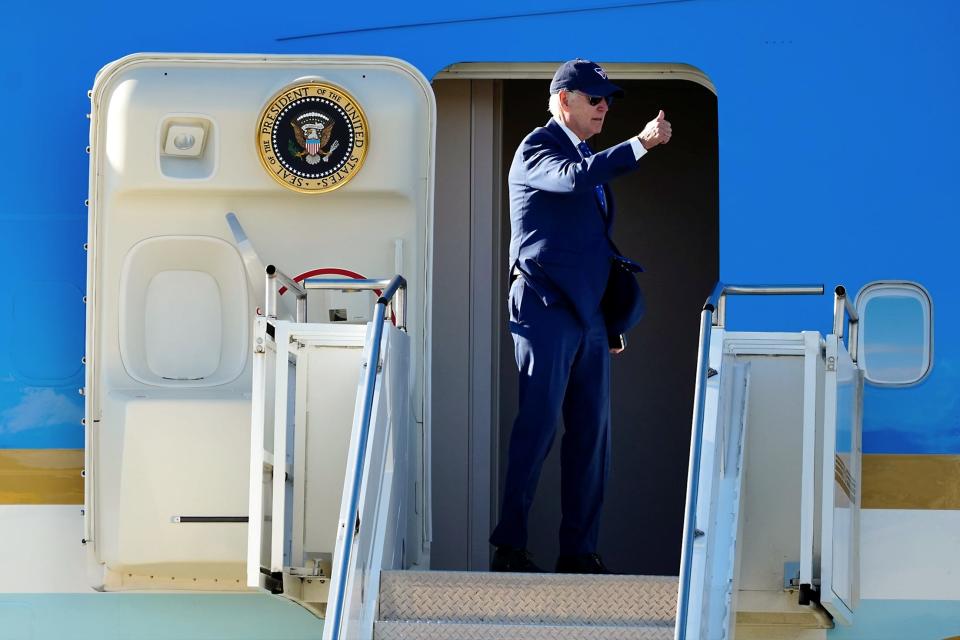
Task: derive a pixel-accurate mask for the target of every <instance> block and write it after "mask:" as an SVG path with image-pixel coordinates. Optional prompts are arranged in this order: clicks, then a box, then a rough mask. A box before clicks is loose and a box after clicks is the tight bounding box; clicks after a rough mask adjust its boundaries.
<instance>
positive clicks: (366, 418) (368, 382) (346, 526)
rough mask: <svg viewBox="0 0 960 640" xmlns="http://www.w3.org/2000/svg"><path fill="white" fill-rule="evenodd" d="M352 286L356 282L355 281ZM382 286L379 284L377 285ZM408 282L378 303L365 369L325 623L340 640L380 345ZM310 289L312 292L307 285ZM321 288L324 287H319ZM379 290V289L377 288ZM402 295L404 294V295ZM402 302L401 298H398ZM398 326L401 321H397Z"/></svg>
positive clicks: (396, 284) (399, 279)
mask: <svg viewBox="0 0 960 640" xmlns="http://www.w3.org/2000/svg"><path fill="white" fill-rule="evenodd" d="M353 282H357V281H356V280H354V281H353ZM378 282H379V281H378ZM406 287H407V281H406V280H405V279H404V278H403V276H399V275H397V276H394V277H393V279H392V280H390V281H389V282H388V283H387V285H386V289H385V290H384V291H383V293H382V294H381V295H380V297H379V298H378V299H377V304H376V305H375V307H374V308H375V309H376V311H375V312H374V315H373V333H372V335H371V337H370V353H369V356H368V357H367V360H366V363H365V364H364V367H365V368H366V373H365V376H364V380H363V405H362V406H361V409H360V411H361V413H360V432H359V434H358V442H357V451H356V457H355V458H354V474H353V480H352V482H351V483H350V488H349V495H350V502H349V503H348V504H349V508H348V509H347V518H346V519H345V520H343V521H341V522H340V523H339V527H340V530H339V534H340V535H343V536H344V538H343V547H342V552H341V553H340V556H339V557H337V558H334V563H335V566H334V567H333V570H332V574H333V579H334V583H333V584H336V585H337V589H336V592H335V593H334V594H332V598H331V599H330V600H329V601H328V602H327V611H328V614H329V615H328V616H327V620H326V623H327V624H330V625H332V630H331V635H330V637H331V638H333V639H334V640H338V639H339V637H340V631H341V629H342V621H343V598H344V594H345V593H346V587H347V569H348V568H349V566H350V554H351V553H352V552H353V540H354V536H355V535H356V533H357V530H358V529H359V527H360V514H359V513H358V511H357V509H358V505H359V503H360V483H361V481H362V479H363V462H364V460H365V459H366V455H367V439H368V437H369V435H370V420H371V418H372V417H373V395H374V392H375V390H376V384H377V372H378V370H379V369H380V341H381V339H382V338H383V322H384V318H385V317H386V312H387V306H388V305H389V304H390V301H391V299H392V298H393V297H394V296H395V295H396V294H398V293H399V292H401V291H405V290H406ZM308 288H311V287H310V285H309V284H308ZM316 288H322V287H316ZM378 288H379V287H378ZM401 295H402V294H401ZM398 298H399V297H398ZM398 325H399V321H398Z"/></svg>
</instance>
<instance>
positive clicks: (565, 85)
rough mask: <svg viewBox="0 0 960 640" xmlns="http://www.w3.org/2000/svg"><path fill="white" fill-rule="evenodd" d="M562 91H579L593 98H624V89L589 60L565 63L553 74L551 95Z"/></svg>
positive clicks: (578, 59)
mask: <svg viewBox="0 0 960 640" xmlns="http://www.w3.org/2000/svg"><path fill="white" fill-rule="evenodd" d="M561 89H566V90H567V91H579V92H581V93H585V94H587V95H591V96H600V97H602V98H608V97H610V96H613V97H614V98H622V97H623V95H624V94H623V89H621V88H620V87H618V86H617V85H615V84H613V83H612V82H610V81H609V80H608V79H607V72H606V71H604V70H603V67H601V66H600V65H598V64H597V63H596V62H590V61H589V60H581V59H580V58H577V59H576V60H570V61H568V62H564V63H563V64H562V65H560V68H559V69H557V72H556V73H555V74H553V82H551V83H550V93H558V92H559V91H560V90H561Z"/></svg>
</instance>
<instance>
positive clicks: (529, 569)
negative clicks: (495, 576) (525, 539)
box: [490, 547, 543, 573]
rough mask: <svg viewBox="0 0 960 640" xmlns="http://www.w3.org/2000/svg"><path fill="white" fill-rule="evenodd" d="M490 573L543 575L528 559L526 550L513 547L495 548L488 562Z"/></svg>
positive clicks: (528, 554)
mask: <svg viewBox="0 0 960 640" xmlns="http://www.w3.org/2000/svg"><path fill="white" fill-rule="evenodd" d="M490 571H509V572H513V573H543V569H541V568H540V567H538V566H537V565H535V564H534V563H533V560H531V559H530V553H529V552H528V551H527V550H526V549H515V548H513V547H497V550H496V551H495V552H494V553H493V560H491V561H490Z"/></svg>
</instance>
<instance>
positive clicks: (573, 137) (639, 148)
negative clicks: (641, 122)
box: [553, 116, 647, 160]
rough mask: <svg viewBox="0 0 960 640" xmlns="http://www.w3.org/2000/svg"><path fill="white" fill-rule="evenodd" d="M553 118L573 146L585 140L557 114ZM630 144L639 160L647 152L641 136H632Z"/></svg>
mask: <svg viewBox="0 0 960 640" xmlns="http://www.w3.org/2000/svg"><path fill="white" fill-rule="evenodd" d="M553 119H554V120H556V121H557V124H559V125H560V128H561V129H563V131H564V133H566V134H567V137H569V138H570V142H572V143H573V146H575V147H576V146H577V145H579V144H580V143H581V142H583V140H581V139H580V138H579V137H577V134H575V133H574V132H573V131H570V128H569V127H567V125H565V124H563V120H561V119H560V118H558V117H557V116H553ZM630 146H631V147H632V148H633V155H634V157H636V159H637V160H639V159H640V158H642V157H643V156H644V155H645V154H646V153H647V150H646V149H644V148H643V145H642V144H640V138H638V137H637V136H633V137H632V138H630ZM579 150H580V149H579V148H577V151H579Z"/></svg>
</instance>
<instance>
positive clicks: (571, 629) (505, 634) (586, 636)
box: [373, 621, 673, 640]
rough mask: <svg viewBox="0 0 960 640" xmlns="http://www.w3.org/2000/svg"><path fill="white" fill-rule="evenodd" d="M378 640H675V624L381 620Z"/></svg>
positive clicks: (377, 630)
mask: <svg viewBox="0 0 960 640" xmlns="http://www.w3.org/2000/svg"><path fill="white" fill-rule="evenodd" d="M373 637H374V640H526V639H530V640H549V639H554V638H556V639H564V638H571V639H573V638H577V639H581V638H582V639H583V640H672V638H673V625H672V624H670V625H665V624H657V625H598V624H595V625H556V624H541V625H534V624H481V623H458V622H410V621H380V622H377V623H376V626H375V627H374V634H373Z"/></svg>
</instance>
